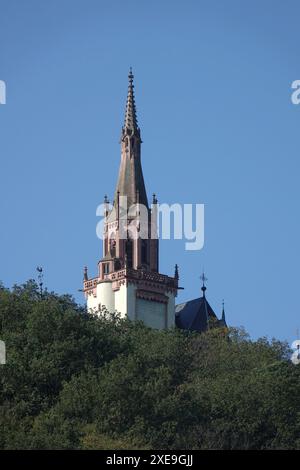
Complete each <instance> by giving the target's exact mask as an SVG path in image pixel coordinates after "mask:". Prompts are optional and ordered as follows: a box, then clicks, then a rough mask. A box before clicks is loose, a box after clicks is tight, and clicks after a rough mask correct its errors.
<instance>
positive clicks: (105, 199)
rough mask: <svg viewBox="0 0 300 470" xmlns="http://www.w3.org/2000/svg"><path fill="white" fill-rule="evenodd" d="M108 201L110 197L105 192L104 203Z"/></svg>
mask: <svg viewBox="0 0 300 470" xmlns="http://www.w3.org/2000/svg"><path fill="white" fill-rule="evenodd" d="M107 203H108V197H107V195H106V194H105V196H104V204H107Z"/></svg>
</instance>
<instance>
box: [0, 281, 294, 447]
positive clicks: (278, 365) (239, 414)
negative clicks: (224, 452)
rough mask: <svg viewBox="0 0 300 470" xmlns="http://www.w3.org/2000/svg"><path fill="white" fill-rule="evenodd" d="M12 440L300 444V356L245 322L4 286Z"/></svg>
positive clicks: (3, 421) (0, 432) (7, 419)
mask: <svg viewBox="0 0 300 470" xmlns="http://www.w3.org/2000/svg"><path fill="white" fill-rule="evenodd" d="M0 339H2V340H4V341H5V342H6V349H7V364H6V365H1V366H0V377H1V386H0V387H1V388H0V447H1V448H2V449H150V448H151V449H274V448H275V449H295V448H297V449H300V366H295V365H293V364H292V363H291V362H290V360H289V356H290V352H289V350H288V347H287V345H286V344H285V343H282V342H279V341H275V340H273V341H272V342H268V341H267V340H266V339H265V338H263V339H259V340H257V341H251V340H250V339H249V337H248V336H247V334H246V333H245V332H244V331H243V330H238V329H229V330H226V331H224V330H223V329H211V330H210V331H208V332H207V333H205V334H197V333H188V332H183V331H177V330H171V331H156V330H151V329H149V328H147V327H145V326H144V325H143V324H141V323H132V322H130V321H128V320H124V319H123V320H122V319H120V318H119V316H118V315H108V314H104V315H103V316H102V317H101V318H98V317H96V316H92V315H87V314H86V312H85V310H84V309H83V308H82V307H79V306H78V305H77V304H76V303H75V302H74V301H73V300H72V298H71V297H69V296H58V295H55V294H53V293H47V292H45V293H44V295H43V297H42V298H41V297H40V295H39V291H38V288H37V285H36V284H35V283H34V282H33V281H29V282H28V283H27V284H26V285H24V286H16V287H14V288H13V289H12V290H9V289H6V288H4V287H3V286H0Z"/></svg>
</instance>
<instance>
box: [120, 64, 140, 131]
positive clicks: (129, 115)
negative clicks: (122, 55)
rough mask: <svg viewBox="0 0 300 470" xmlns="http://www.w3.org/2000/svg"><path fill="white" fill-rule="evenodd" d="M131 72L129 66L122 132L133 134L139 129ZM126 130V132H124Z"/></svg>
mask: <svg viewBox="0 0 300 470" xmlns="http://www.w3.org/2000/svg"><path fill="white" fill-rule="evenodd" d="M133 78H134V77H133V73H132V68H131V67H130V70H129V75H128V80H129V85H128V94H127V102H126V111H125V121H124V127H123V132H125V133H128V131H129V133H131V134H134V133H135V132H137V131H138V130H139V127H138V124H137V117H136V107H135V99H134V85H133ZM126 131H127V132H126Z"/></svg>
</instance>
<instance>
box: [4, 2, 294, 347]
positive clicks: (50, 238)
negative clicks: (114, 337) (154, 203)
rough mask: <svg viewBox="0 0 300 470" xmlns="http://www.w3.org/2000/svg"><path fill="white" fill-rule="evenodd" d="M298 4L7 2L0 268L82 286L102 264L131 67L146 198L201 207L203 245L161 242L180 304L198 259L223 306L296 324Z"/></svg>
mask: <svg viewBox="0 0 300 470" xmlns="http://www.w3.org/2000/svg"><path fill="white" fill-rule="evenodd" d="M299 14H300V5H299V2H296V1H293V0H290V1H286V2H281V1H268V0H260V1H240V0H236V1H235V0H227V1H226V2H224V1H223V0H218V1H211V0H210V1H197V0H187V1H182V0H181V1H178V0H172V1H171V0H165V1H158V0H154V1H151V2H149V1H145V0H139V1H137V0H128V1H126V2H125V1H120V0H112V1H110V2H104V1H101V0H97V1H95V0H85V1H83V0H72V1H71V0H59V1H58V0H52V1H51V2H50V1H45V0H44V1H40V0H27V1H26V2H21V1H16V0H0V17H1V28H0V79H1V80H5V82H6V85H7V104H6V105H1V106H0V136H1V140H0V145H1V147H0V148H1V151H0V152H1V153H0V155H1V173H0V175H1V176H0V178H1V179H0V213H1V222H2V223H1V232H0V279H2V281H3V282H4V284H5V285H6V286H11V285H13V284H14V283H23V282H25V281H26V280H27V279H29V278H32V277H35V275H36V272H35V268H36V266H37V265H42V266H43V267H44V270H45V283H46V285H47V287H48V289H49V290H55V291H57V292H59V293H65V292H68V293H71V294H72V295H74V296H75V298H76V299H77V300H78V301H80V302H83V299H82V294H81V293H80V292H78V289H80V288H81V284H82V269H83V266H84V265H86V264H87V265H88V266H89V273H90V274H91V275H94V274H95V273H96V264H97V261H98V259H99V258H100V256H101V242H100V240H98V239H97V237H96V233H95V228H96V223H97V221H98V219H97V218H96V214H95V211H96V207H97V205H98V204H99V203H101V202H102V200H103V196H104V194H105V193H107V194H108V195H109V196H110V197H112V195H113V191H114V187H115V184H116V179H117V172H118V166H119V160H120V148H119V136H120V130H121V125H122V122H123V116H124V108H125V99H126V93H127V74H128V69H129V66H132V67H133V71H134V74H135V92H136V102H137V110H138V119H139V124H140V127H141V132H142V138H143V142H144V143H143V148H142V152H143V153H142V160H143V169H144V177H145V182H146V186H147V191H148V195H149V196H150V195H151V194H152V193H153V192H155V193H156V194H157V196H158V198H159V201H161V202H168V203H170V204H172V203H174V202H179V203H204V204H205V246H204V248H203V250H201V251H199V252H192V251H185V250H184V241H178V240H176V241H168V242H167V241H163V242H162V243H161V249H160V266H161V271H162V272H164V273H166V274H173V272H174V264H175V263H176V262H177V263H178V264H179V269H180V278H181V285H182V286H183V287H184V288H185V289H184V290H183V291H182V292H181V293H180V295H179V299H178V301H184V300H185V299H190V298H194V297H197V296H198V295H199V294H200V280H199V276H200V275H201V272H202V269H203V267H204V268H205V272H206V274H207V277H208V284H207V287H208V290H207V297H208V299H209V301H210V303H211V305H212V307H213V308H214V309H215V311H216V312H217V313H219V312H220V311H221V303H222V299H223V298H224V299H225V305H226V312H227V318H228V322H229V323H230V324H231V325H236V326H239V325H243V326H244V327H245V328H246V329H247V331H249V333H250V334H251V335H252V336H253V337H258V336H263V335H267V336H269V337H272V336H275V337H277V338H280V339H288V340H289V341H292V340H293V339H295V337H296V328H297V327H299V328H300V318H299V317H300V315H299V312H300V298H299V286H298V284H299V266H298V265H299V239H300V237H299V232H300V221H299V208H298V204H299V196H300V187H299V170H300V163H299V138H298V136H299V126H300V105H299V106H295V105H293V104H292V103H291V98H290V97H291V83H292V82H293V81H294V80H297V79H300V63H299V41H300V30H299V24H298V23H299Z"/></svg>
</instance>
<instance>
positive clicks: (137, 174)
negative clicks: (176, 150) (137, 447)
mask: <svg viewBox="0 0 300 470" xmlns="http://www.w3.org/2000/svg"><path fill="white" fill-rule="evenodd" d="M128 79H129V86H128V95H127V102H126V110H125V120H124V126H123V128H122V132H121V142H120V143H121V163H120V169H119V177H118V182H117V187H116V190H115V194H114V199H113V204H112V205H110V204H109V201H108V198H107V196H105V198H104V207H105V209H104V211H105V222H104V233H103V257H102V259H101V260H100V261H99V263H98V274H97V276H96V277H95V278H93V279H89V277H88V272H87V268H85V270H84V289H83V290H84V294H85V297H86V301H87V307H88V310H89V311H90V312H95V313H101V310H102V309H106V310H108V311H110V312H114V311H117V312H120V313H121V315H122V316H127V317H128V318H129V319H131V320H141V321H143V322H144V323H145V324H146V325H147V326H150V327H152V328H158V329H163V328H170V327H173V326H174V325H175V297H176V295H177V290H178V269H177V266H176V268H175V275H174V277H169V276H167V275H164V274H160V273H159V259H158V253H159V240H158V236H157V199H156V196H155V195H153V200H152V204H151V207H149V203H148V198H147V193H146V188H145V183H144V177H143V171H142V165H141V143H142V140H141V132H140V129H139V126H138V121H137V116H136V106H135V98H134V85H133V74H132V70H131V69H130V72H129V76H128Z"/></svg>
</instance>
